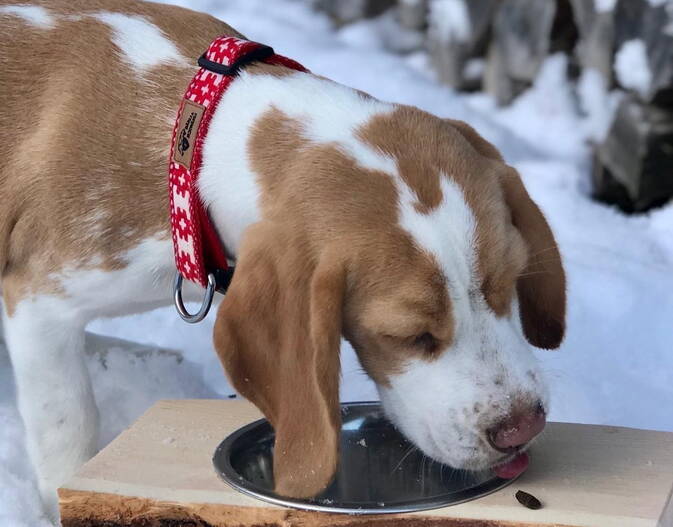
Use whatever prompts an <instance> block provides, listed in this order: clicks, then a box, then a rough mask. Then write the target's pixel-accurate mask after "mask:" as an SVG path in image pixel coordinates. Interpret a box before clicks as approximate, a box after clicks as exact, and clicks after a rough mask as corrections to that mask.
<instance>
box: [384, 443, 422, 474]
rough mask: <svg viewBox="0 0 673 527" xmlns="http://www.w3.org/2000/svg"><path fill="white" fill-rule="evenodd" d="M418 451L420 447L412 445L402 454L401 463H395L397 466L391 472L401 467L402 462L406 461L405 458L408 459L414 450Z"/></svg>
mask: <svg viewBox="0 0 673 527" xmlns="http://www.w3.org/2000/svg"><path fill="white" fill-rule="evenodd" d="M416 451H418V447H417V446H416V445H411V446H410V447H409V448H408V449H407V451H406V452H405V453H404V455H403V456H402V459H400V461H399V463H397V465H395V468H394V469H392V470H391V471H390V473H391V474H393V473H394V472H395V471H397V469H399V468H400V467H401V466H402V463H404V460H405V459H407V458H408V457H409V456H410V455H411V454H412V453H413V452H416Z"/></svg>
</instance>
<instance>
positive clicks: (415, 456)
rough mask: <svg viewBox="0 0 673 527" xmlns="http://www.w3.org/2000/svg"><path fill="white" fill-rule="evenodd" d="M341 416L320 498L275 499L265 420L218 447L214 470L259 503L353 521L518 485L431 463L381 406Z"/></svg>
mask: <svg viewBox="0 0 673 527" xmlns="http://www.w3.org/2000/svg"><path fill="white" fill-rule="evenodd" d="M341 416H342V423H343V424H342V430H341V451H340V460H339V467H338V469H337V474H336V477H335V479H334V481H333V482H332V484H331V485H330V486H329V487H328V488H327V489H326V490H325V491H324V492H323V493H321V494H320V495H318V496H316V497H315V498H311V499H306V500H299V499H293V498H286V497H283V496H279V495H278V494H276V493H274V492H273V486H274V485H273V473H272V467H273V441H274V433H273V428H272V427H271V425H270V424H269V423H268V422H267V421H266V420H265V419H261V420H259V421H256V422H254V423H251V424H249V425H247V426H244V427H243V428H240V429H239V430H237V431H236V432H234V433H233V434H231V435H230V436H229V437H227V438H226V439H225V440H224V441H223V442H222V443H221V444H220V445H219V446H218V447H217V450H215V455H214V456H213V464H214V465H215V470H216V471H217V473H218V474H219V475H220V477H221V478H222V479H223V480H224V481H226V482H227V483H229V484H230V485H231V486H232V487H234V488H235V489H237V490H239V491H240V492H242V493H244V494H248V495H250V496H254V497H255V498H258V499H260V500H264V501H267V502H270V503H274V504H276V505H281V506H285V507H292V508H296V509H305V510H312V511H323V512H336V513H348V514H383V513H398V512H411V511H420V510H427V509H436V508H439V507H445V506H447V505H455V504H457V503H462V502H465V501H469V500H473V499H476V498H479V497H481V496H485V495H486V494H490V493H491V492H494V491H496V490H498V489H500V488H502V487H504V486H506V485H508V484H509V483H511V482H512V481H513V480H505V479H500V478H498V477H497V476H495V475H494V474H493V472H492V471H490V470H488V471H482V472H467V471H463V470H456V469H452V468H451V467H448V466H446V465H441V464H440V463H437V462H435V461H432V460H431V459H430V458H428V457H427V456H424V455H423V454H422V453H421V452H420V451H419V450H418V449H417V448H415V447H414V446H413V445H412V444H411V443H409V441H407V440H406V439H405V438H404V437H403V436H402V435H401V434H400V432H399V431H398V430H397V429H396V428H395V427H394V426H393V425H392V424H391V423H390V422H389V421H387V420H386V419H385V417H384V416H383V411H382V409H381V405H380V404H379V403H350V404H344V405H342V407H341Z"/></svg>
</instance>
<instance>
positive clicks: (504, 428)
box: [486, 404, 546, 452]
mask: <svg viewBox="0 0 673 527" xmlns="http://www.w3.org/2000/svg"><path fill="white" fill-rule="evenodd" d="M545 423H546V416H545V411H544V408H543V407H542V404H538V405H537V406H535V407H533V408H532V409H529V410H528V411H527V412H517V413H514V414H512V416H511V417H509V418H507V419H505V420H504V421H501V422H500V423H498V424H497V425H495V426H494V427H493V428H490V429H489V430H487V432H486V435H487V437H488V441H489V443H490V444H491V446H492V447H493V448H495V449H496V450H499V451H501V452H511V451H513V450H515V449H516V448H517V447H520V446H522V445H525V444H526V443H528V441H530V440H531V439H533V438H534V437H535V436H536V435H538V434H539V433H540V432H542V429H543V428H544V425H545Z"/></svg>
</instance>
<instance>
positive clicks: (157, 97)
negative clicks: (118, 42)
mask: <svg viewBox="0 0 673 527" xmlns="http://www.w3.org/2000/svg"><path fill="white" fill-rule="evenodd" d="M13 3H16V2H11V1H9V2H8V1H6V0H5V1H2V2H0V5H11V4H13ZM20 3H21V4H25V3H26V2H20ZM31 4H33V5H41V6H44V7H45V8H46V9H47V10H48V11H49V13H51V14H52V15H53V17H54V20H55V22H56V24H55V26H54V27H53V28H52V29H41V28H36V27H34V26H31V25H29V24H27V23H26V22H25V21H23V20H22V19H21V18H20V17H16V16H13V15H2V14H0V20H1V21H2V27H3V32H2V36H1V37H0V40H1V41H2V44H1V45H0V65H2V70H3V72H2V75H0V95H1V96H2V100H3V112H2V113H1V114H0V141H1V142H2V145H3V147H4V148H5V151H6V154H5V155H3V156H0V203H3V205H4V206H3V210H2V211H0V277H1V279H2V283H3V286H2V287H3V294H4V297H5V301H6V305H7V308H8V310H9V311H10V312H11V311H12V309H13V306H14V305H15V304H16V302H17V301H18V300H19V299H20V298H22V297H24V296H26V295H27V294H31V293H33V292H36V291H38V290H39V291H41V292H55V293H58V289H57V287H56V285H55V284H54V283H53V282H50V280H49V279H48V277H49V276H50V275H52V274H55V273H58V272H60V271H62V270H63V269H64V268H66V267H68V268H81V267H86V266H88V265H91V264H90V262H92V261H95V262H96V264H95V265H96V267H97V268H101V269H104V270H113V269H120V268H123V267H125V266H126V264H127V262H126V261H125V259H124V254H125V253H126V252H127V251H128V250H129V249H131V248H133V247H134V246H136V245H137V244H138V243H139V242H140V241H141V240H143V239H146V238H149V237H153V236H154V237H159V238H165V239H168V238H169V236H170V232H169V216H168V190H167V185H166V177H167V175H166V171H167V162H168V161H167V160H168V151H169V148H170V138H171V133H172V128H173V122H174V119H175V115H176V112H177V108H178V105H179V102H180V98H181V97H182V95H183V93H184V90H185V88H186V86H187V84H188V82H189V79H190V78H191V76H192V75H193V74H194V72H195V71H196V59H197V58H198V57H199V56H200V55H201V53H203V51H204V50H205V49H206V48H207V46H208V44H209V43H210V42H211V40H212V39H213V38H214V37H216V36H218V35H222V34H230V35H235V36H241V35H240V33H238V32H236V31H235V30H233V29H232V28H231V27H229V26H227V25H226V24H224V23H223V22H221V21H219V20H217V19H215V18H213V17H211V16H209V15H205V14H202V13H196V12H194V11H190V10H187V9H183V8H179V7H175V6H168V5H160V4H154V3H145V2H137V1H132V0H116V1H112V0H72V1H70V0H67V1H66V0H56V1H55V0H42V1H40V0H34V1H32V2H31ZM100 11H109V12H116V13H124V14H129V15H138V16H142V17H145V18H146V19H147V20H148V21H149V22H151V23H154V24H156V25H157V26H158V27H159V28H160V29H161V30H162V31H163V32H164V34H165V35H166V37H167V38H168V39H169V40H171V41H172V42H173V43H175V45H176V46H177V47H178V49H179V51H180V53H181V54H182V55H183V56H184V57H185V58H186V59H187V60H188V61H190V62H191V63H193V64H194V66H193V67H186V68H182V67H179V66H176V65H171V64H161V65H158V66H157V67H155V68H150V69H149V70H148V71H147V72H146V74H145V75H144V77H143V78H141V77H139V76H138V75H137V73H136V72H135V71H134V70H132V69H131V67H130V66H129V65H127V64H126V63H125V62H124V61H123V60H120V57H119V55H118V50H117V48H116V46H115V45H114V43H113V42H112V41H111V37H112V30H111V28H110V27H109V26H108V25H106V24H104V23H102V22H100V21H98V20H96V19H94V18H91V17H83V18H80V19H76V18H72V17H71V18H65V17H66V15H83V14H94V13H97V12H100ZM261 68H263V69H264V68H265V66H261ZM268 68H275V70H282V69H283V68H279V67H268Z"/></svg>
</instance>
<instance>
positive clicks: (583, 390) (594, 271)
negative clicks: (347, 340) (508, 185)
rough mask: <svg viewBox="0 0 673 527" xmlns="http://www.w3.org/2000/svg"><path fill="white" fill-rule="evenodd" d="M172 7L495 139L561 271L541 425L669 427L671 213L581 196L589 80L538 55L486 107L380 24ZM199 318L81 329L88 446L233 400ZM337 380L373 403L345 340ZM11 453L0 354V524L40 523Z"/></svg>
mask: <svg viewBox="0 0 673 527" xmlns="http://www.w3.org/2000/svg"><path fill="white" fill-rule="evenodd" d="M177 3H181V4H182V5H185V6H191V7H193V8H195V9H199V10H203V11H208V12H210V13H212V14H215V15H216V16H219V17H220V18H222V19H223V20H226V21H227V22H228V23H230V24H231V25H233V26H234V27H236V28H238V29H240V30H241V31H243V32H244V33H246V34H247V35H248V36H249V37H250V38H252V39H255V40H259V41H262V42H267V43H270V44H272V45H273V46H274V48H275V49H276V50H277V51H278V52H279V53H283V54H286V55H289V56H291V57H293V58H296V59H297V60H299V61H301V62H302V63H304V64H305V65H306V66H307V67H309V68H311V69H312V70H314V71H315V72H316V73H319V74H321V75H324V76H326V77H330V78H333V79H334V80H336V81H339V82H342V83H344V84H349V85H351V86H354V87H356V88H358V89H361V90H364V91H367V92H370V93H371V94H372V95H374V96H377V97H379V98H381V99H384V100H390V101H396V102H400V103H405V104H412V105H416V106H419V107H421V108H423V109H425V110H427V111H431V112H434V113H436V114H438V115H441V116H446V117H452V118H457V119H463V120H466V121H468V122H469V123H471V124H472V125H473V126H475V128H477V130H479V131H480V132H481V133H482V134H483V135H484V136H485V137H486V138H487V139H489V140H490V141H492V142H494V143H495V144H496V145H497V146H498V148H500V150H501V151H502V152H503V154H504V155H505V157H506V159H507V160H508V162H509V163H510V164H512V165H514V166H515V167H516V168H517V169H518V170H519V171H520V173H521V174H522V177H523V179H524V181H525V183H526V186H527V188H528V189H529V192H530V194H531V195H532V197H533V198H534V199H535V200H536V201H537V202H538V203H539V205H540V206H541V208H542V209H543V210H544V212H545V214H546V215H547V217H548V219H549V222H550V224H551V226H552V228H553V230H554V232H555V234H556V237H557V240H558V243H559V245H560V248H561V252H562V254H563V256H564V261H565V266H566V271H567V274H568V307H569V312H568V333H567V338H566V341H565V343H564V345H563V346H562V349H560V350H558V351H553V352H549V351H537V352H536V354H537V355H538V357H539V359H540V361H541V363H542V365H543V367H544V369H545V371H546V372H547V374H548V377H549V380H550V384H551V392H552V401H553V405H552V408H551V413H550V419H552V420H557V421H574V422H584V423H598V424H610V425H624V426H633V427H641V428H651V429H658V430H669V431H673V412H671V411H670V408H671V407H672V405H673V354H672V353H671V340H672V336H673V332H672V330H671V321H672V320H673V274H671V271H670V270H671V269H672V268H673V236H671V232H672V229H673V206H672V205H669V206H667V207H664V208H661V209H658V210H656V211H653V212H651V213H650V214H647V215H640V216H626V215H624V214H621V213H620V212H618V211H617V210H615V209H613V208H611V207H607V206H604V205H601V204H598V203H595V202H593V201H592V200H591V199H590V198H589V196H588V194H589V177H590V176H589V170H590V163H589V155H590V151H589V147H588V143H589V142H590V141H596V140H599V139H600V138H601V137H602V135H603V134H604V133H605V129H606V128H607V126H608V124H609V121H610V118H611V115H612V112H613V111H614V106H615V104H616V97H617V96H616V95H615V94H614V93H609V92H608V91H607V88H606V84H605V82H604V81H603V80H602V79H600V77H596V75H597V74H595V73H591V72H585V74H584V75H583V77H582V79H581V80H580V82H579V86H578V89H577V91H575V90H573V89H572V87H571V86H570V85H569V84H568V83H567V81H566V80H565V68H566V59H565V58H564V57H563V56H562V55H556V56H552V57H550V58H549V59H548V60H547V61H546V62H545V63H544V65H543V67H542V69H541V72H540V75H539V77H538V78H537V80H536V82H535V84H534V85H533V87H532V88H531V89H530V90H528V91H526V92H525V93H523V94H522V95H521V96H520V97H519V98H518V99H517V100H515V101H514V102H513V103H512V104H511V105H510V106H509V107H507V108H498V107H496V106H495V103H494V102H493V100H492V99H491V98H490V97H488V96H485V95H483V94H469V95H466V94H457V93H455V92H454V91H452V90H451V89H449V88H446V87H444V86H441V85H440V84H438V83H437V81H436V80H435V78H436V76H435V75H434V74H433V73H432V72H431V71H430V70H429V69H428V61H427V57H426V56H425V55H424V54H423V53H414V54H412V55H408V56H398V55H395V54H393V53H391V52H390V51H388V50H387V46H386V45H385V44H384V43H382V42H377V41H376V39H377V38H380V39H383V38H384V36H382V33H381V31H380V27H378V26H377V25H380V24H390V20H385V19H383V20H384V21H383V22H382V21H381V20H379V19H377V20H375V21H373V22H371V24H372V25H373V26H375V27H374V30H373V32H372V33H373V35H374V36H372V35H371V34H367V31H366V29H367V22H365V23H362V22H358V23H357V25H354V26H353V27H351V28H349V27H348V26H346V27H344V28H341V29H340V30H338V31H336V30H334V29H333V28H332V27H331V25H330V23H329V21H328V19H327V18H326V17H325V16H323V15H321V14H318V13H315V12H313V11H311V9H310V8H309V7H307V5H306V4H305V3H301V2H297V1H289V0H275V1H274V2H268V1H266V0H229V1H228V2H227V3H226V7H222V5H223V3H221V2H217V1H215V0H192V1H188V0H184V1H182V2H177ZM443 3H444V4H445V5H449V4H451V5H453V6H455V5H458V3H461V2H451V1H450V2H443ZM385 31H389V30H388V29H386V30H385ZM623 49H624V48H622V50H620V51H623ZM627 49H628V48H627ZM641 51H642V50H641ZM628 53H633V50H631V51H630V52H627V58H628ZM638 53H641V52H638ZM640 57H641V59H642V55H641V56H640ZM622 60H625V59H622ZM641 65H642V61H641ZM629 68H631V67H629ZM631 73H634V72H631ZM641 73H642V72H641ZM621 75H622V76H623V72H622V74H621ZM627 77H628V73H627ZM620 82H623V80H622V79H620ZM638 82H641V81H638ZM212 321H213V316H212V315H211V316H210V317H209V318H208V319H207V320H206V321H205V322H203V323H201V324H199V325H196V326H191V325H188V324H185V323H183V322H182V321H181V320H180V319H179V318H178V317H177V316H176V315H175V313H174V311H173V309H172V308H165V309H160V310H156V311H153V312H150V313H145V314H142V315H137V316H133V317H127V318H120V319H114V320H105V321H97V322H95V323H93V324H91V325H90V326H89V328H88V329H89V331H91V332H95V333H99V334H104V335H108V336H112V337H117V338H115V339H112V338H109V337H101V336H95V335H89V337H88V340H87V348H88V365H89V369H90V371H91V374H92V376H93V379H94V386H95V395H96V400H97V402H98V404H99V406H100V408H101V416H102V438H101V445H103V444H105V443H106V442H108V441H110V440H111V439H112V438H113V437H114V436H115V435H116V434H117V433H119V432H120V431H121V430H123V429H124V428H125V427H126V426H128V425H129V424H130V423H131V422H132V421H133V420H134V419H135V418H136V417H137V416H139V415H140V414H141V413H142V412H143V411H145V409H146V408H147V407H148V406H150V405H151V404H152V403H153V402H154V401H156V400H157V399H160V398H182V397H223V398H226V397H228V396H229V395H231V394H232V393H233V392H232V390H231V388H230V386H229V384H228V383H227V381H226V379H225V377H224V375H223V372H222V369H221V367H220V364H219V362H218V360H217V357H216V355H215V353H214V351H213V349H212V344H211V331H212ZM119 338H123V339H127V340H128V341H134V342H137V343H140V344H133V343H131V342H127V341H122V340H119ZM171 350H174V351H171ZM342 370H343V381H342V399H343V400H371V399H375V398H376V392H375V390H374V387H373V385H372V383H371V382H370V381H369V380H368V379H367V377H366V375H365V374H364V373H363V372H362V370H361V368H360V367H359V365H358V363H357V359H356V358H355V355H354V353H353V352H352V350H351V349H350V347H349V346H348V345H344V348H343V356H342ZM171 439H172V438H171V437H166V438H165V439H164V440H165V441H166V442H167V444H170V442H171ZM23 443H24V441H23V427H22V424H21V420H20V418H19V415H18V413H17V410H16V403H15V398H14V391H13V388H12V373H11V368H10V365H9V359H8V357H7V353H6V350H5V349H4V347H3V345H2V344H1V343H0V526H2V527H45V526H47V525H48V524H47V522H46V520H45V519H44V518H42V517H41V510H40V507H39V503H38V497H37V490H36V483H35V479H34V476H33V474H32V471H31V468H30V466H29V464H28V462H27V459H26V452H25V449H24V446H23Z"/></svg>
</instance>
